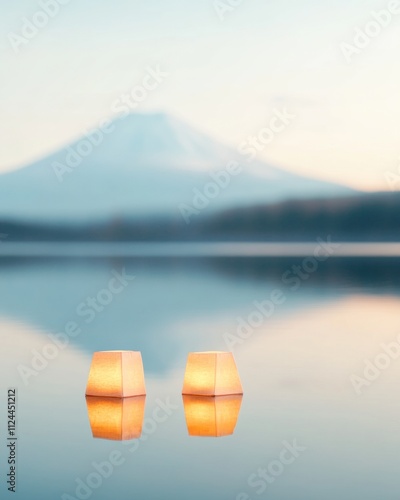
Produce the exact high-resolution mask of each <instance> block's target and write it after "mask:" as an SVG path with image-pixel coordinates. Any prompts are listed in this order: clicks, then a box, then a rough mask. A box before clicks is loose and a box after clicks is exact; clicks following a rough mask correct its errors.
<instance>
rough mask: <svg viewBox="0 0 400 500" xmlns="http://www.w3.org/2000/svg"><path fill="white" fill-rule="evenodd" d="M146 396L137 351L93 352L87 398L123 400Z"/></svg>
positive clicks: (140, 360)
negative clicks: (97, 397)
mask: <svg viewBox="0 0 400 500" xmlns="http://www.w3.org/2000/svg"><path fill="white" fill-rule="evenodd" d="M144 394H146V387H145V384H144V373H143V363H142V355H141V354H140V352H138V351H100V352H95V353H94V354H93V358H92V364H91V365H90V373H89V379H88V383H87V387H86V395H87V396H108V397H115V398H124V397H130V396H141V395H144Z"/></svg>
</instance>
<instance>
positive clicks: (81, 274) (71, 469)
mask: <svg viewBox="0 0 400 500" xmlns="http://www.w3.org/2000/svg"><path fill="white" fill-rule="evenodd" d="M314 246H315V245H314ZM8 248H10V247H8ZM20 248H22V247H20ZM98 248H99V247H98ZM153 248H155V247H153ZM252 248H253V250H247V251H244V252H243V255H241V251H240V248H237V249H236V251H229V250H226V249H225V250H224V251H220V252H217V253H214V252H212V251H209V252H203V253H204V255H203V256H202V254H201V252H200V251H197V253H196V252H195V253H194V254H193V252H188V254H187V256H185V252H184V251H179V250H176V249H175V251H171V250H170V251H168V252H163V251H160V250H156V249H154V251H153V254H152V255H153V257H152V258H149V257H146V256H145V255H149V253H148V251H147V250H148V249H147V250H146V249H143V248H142V250H141V251H136V253H135V252H134V253H133V254H132V252H129V251H128V250H127V249H126V247H125V250H123V249H120V250H116V249H115V248H114V250H112V249H110V248H108V249H104V248H103V249H101V248H99V250H98V253H97V255H95V256H93V255H91V253H90V251H88V252H87V254H85V252H82V254H81V257H79V252H75V253H72V255H74V258H72V255H71V254H70V253H68V251H66V250H65V249H64V250H63V249H62V248H61V247H60V249H59V251H58V252H50V251H49V252H47V253H46V252H43V251H39V250H38V251H37V255H36V258H28V257H27V255H26V254H28V253H29V252H25V256H24V252H23V251H20V252H19V257H17V253H13V252H11V251H8V250H7V249H6V248H5V245H2V247H1V252H2V258H1V259H0V276H1V278H0V328H1V335H2V349H1V351H0V356H1V385H2V397H0V411H1V414H2V415H3V418H4V421H6V420H7V419H6V416H7V411H6V405H7V390H8V389H9V388H16V390H17V430H16V435H17V438H18V439H17V450H16V451H17V457H18V459H17V460H18V461H17V493H16V494H15V495H14V498H21V499H26V498H34V499H41V500H47V499H49V500H50V499H51V500H54V499H57V498H59V499H62V498H63V499H64V500H67V499H71V498H80V499H81V498H82V499H83V498H96V499H109V498H112V497H113V496H115V497H117V498H119V499H121V500H125V499H126V500H128V499H131V498H141V499H150V500H155V499H174V500H178V499H182V500H183V499H187V498H191V499H195V500H196V499H199V500H200V499H202V500H203V499H204V498H208V499H232V500H233V499H237V500H248V499H257V498H269V499H271V500H291V499H293V500H314V499H315V500H317V499H318V500H320V499H321V498H323V499H324V500H337V498H341V499H344V500H354V499H356V498H362V499H364V500H367V499H370V500H376V499H377V498H384V499H385V500H392V499H393V500H395V499H396V500H397V499H398V498H399V495H400V477H399V473H398V463H399V456H400V451H399V450H400V433H399V432H398V425H399V421H400V398H399V397H398V395H399V387H400V344H399V340H400V337H399V334H400V321H399V318H400V316H399V311H400V273H399V271H400V256H399V255H400V253H399V252H398V248H394V247H390V248H391V249H390V251H389V250H388V248H389V247H385V250H383V251H382V252H380V251H377V252H374V251H373V250H371V248H369V250H367V249H366V248H364V251H362V252H357V251H354V247H353V251H351V252H350V253H349V250H346V251H337V252H336V253H334V252H332V254H331V255H329V256H328V255H326V257H327V258H326V259H317V258H316V257H313V255H314V252H310V251H309V250H310V247H308V248H303V249H302V250H301V251H299V250H296V249H295V248H294V247H288V246H283V247H280V248H275V250H274V251H272V250H271V247H269V248H270V250H269V251H268V252H269V254H265V252H266V251H265V250H264V251H260V250H258V251H257V252H256V254H254V252H255V250H254V248H255V247H252ZM285 248H286V250H285ZM290 248H292V250H290ZM313 248H314V247H313ZM42 250H43V249H42ZM242 250H243V248H242ZM375 250H376V248H375ZM249 252H250V254H249ZM68 255H69V256H70V257H71V258H67V257H68ZM307 255H311V257H307ZM317 255H318V254H317ZM383 255H384V256H383ZM116 349H126V350H139V351H141V352H142V357H143V363H144V368H145V377H146V387H147V396H146V398H145V400H144V401H142V402H141V403H140V405H142V406H141V407H140V405H139V406H138V408H139V410H140V411H144V420H143V421H141V422H139V423H138V425H139V427H140V425H142V433H141V437H140V438H139V439H132V440H126V441H119V440H117V439H115V438H117V436H116V435H115V437H114V439H113V431H112V429H111V430H109V434H108V435H107V433H106V434H103V435H99V436H97V437H93V434H92V433H93V428H91V421H90V417H92V416H93V415H91V412H90V407H89V412H88V406H87V404H86V400H85V387H86V382H87V376H88V373H89V367H90V362H91V357H92V353H93V352H94V351H99V350H116ZM209 350H222V351H227V350H229V351H232V352H233V353H234V356H235V359H236V364H237V367H238V370H239V373H240V377H241V381H242V385H243V389H244V396H243V399H242V400H241V401H238V402H236V403H235V404H236V406H235V412H236V413H235V415H234V422H233V423H232V422H231V423H230V424H229V425H228V424H226V425H227V427H226V428H224V425H222V427H220V428H219V430H220V432H219V433H220V434H222V435H220V436H219V437H213V434H214V430H213V428H212V425H213V423H212V418H211V420H210V421H209V423H208V424H207V425H203V427H202V426H201V425H200V427H199V425H197V427H196V425H195V426H194V427H196V429H197V430H196V432H195V433H197V434H202V433H204V434H205V435H200V436H199V435H197V436H194V435H189V433H192V434H193V428H192V427H191V422H190V418H195V419H196V418H197V416H196V408H195V409H194V412H192V413H190V412H189V406H188V403H187V402H185V404H184V401H183V399H182V396H181V392H182V383H183V376H184V371H185V364H186V358H187V354H188V352H191V351H209ZM398 358H399V359H398ZM224 403H226V402H224V401H222V402H221V405H222V406H221V407H223V404H224ZM138 404H139V403H138ZM229 408H233V407H229ZM139 410H138V412H139V413H140V411H139ZM118 411H119V410H117V414H118ZM205 411H206V412H207V415H208V416H211V417H212V416H213V415H216V414H218V412H219V411H220V409H219V408H217V407H216V406H215V407H214V406H212V405H211V406H210V407H209V408H207V409H206V410H205ZM221 411H222V410H221ZM156 415H162V418H161V417H160V418H157V417H156ZM187 419H189V420H187ZM200 423H203V424H204V419H203V420H202V421H201V422H200ZM188 426H189V427H188ZM6 432H7V429H6V426H5V425H4V424H3V430H2V435H3V440H2V441H3V445H2V446H3V449H2V451H1V458H2V460H5V459H6V458H7V456H8V450H7V448H6V441H5V437H6ZM232 432H233V433H232ZM95 434H96V431H95ZM224 434H225V435H224ZM105 437H108V439H105ZM110 437H111V439H110ZM4 478H5V474H4V473H3V484H1V485H0V487H1V488H2V490H3V492H4V493H2V495H1V496H2V497H3V495H6V494H7V493H8V492H7V486H6V480H5V479H4ZM10 495H11V493H10Z"/></svg>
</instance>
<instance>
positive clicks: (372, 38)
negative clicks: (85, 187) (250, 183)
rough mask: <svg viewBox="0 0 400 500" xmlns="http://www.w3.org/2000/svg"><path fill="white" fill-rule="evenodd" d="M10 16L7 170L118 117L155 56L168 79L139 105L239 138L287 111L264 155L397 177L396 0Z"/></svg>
mask: <svg viewBox="0 0 400 500" xmlns="http://www.w3.org/2000/svg"><path fill="white" fill-rule="evenodd" d="M57 1H58V2H59V3H56V2H57ZM393 2H394V3H393ZM389 7H390V8H391V9H392V10H393V12H392V13H390V12H389V10H388V9H389ZM46 9H48V10H49V11H50V10H51V12H52V16H48V15H46V14H45V15H43V12H44V10H46ZM377 18H379V21H380V24H379V23H378V20H377ZM0 19H1V26H0V58H1V59H0V60H1V64H0V88H1V92H0V111H1V119H0V137H1V147H0V172H5V171H8V170H12V169H14V168H19V167H21V166H24V165H27V164H29V163H31V162H32V161H34V160H36V159H39V158H41V157H43V156H45V155H46V154H48V153H50V152H52V151H54V150H56V149H58V148H60V147H63V146H64V145H65V144H67V143H68V142H70V141H71V140H73V139H76V138H78V137H80V136H81V135H82V134H84V133H85V132H86V131H87V130H89V129H91V128H94V127H96V126H98V124H99V122H100V121H101V120H102V119H104V118H106V117H111V118H113V110H112V104H113V102H115V100H116V99H118V98H119V97H120V96H121V95H122V94H123V93H126V92H129V91H130V90H131V89H132V88H133V87H134V86H136V85H138V84H141V82H143V79H144V78H145V76H146V74H147V73H148V68H149V67H150V68H152V69H153V70H155V69H156V68H158V69H159V70H160V71H162V72H163V73H164V74H166V75H167V76H166V77H165V79H164V80H163V82H162V83H161V84H160V85H158V86H157V88H156V89H154V90H151V91H149V92H148V93H147V96H146V98H145V99H144V100H143V101H141V102H140V103H138V105H137V107H136V109H135V111H138V112H153V111H164V112H167V113H171V114H172V115H175V116H176V117H178V118H180V119H182V120H184V121H186V122H187V123H189V124H190V125H192V126H195V127H196V128H197V129H199V130H201V131H203V132H205V133H207V134H209V135H210V136H212V137H214V138H216V139H218V140H220V141H222V142H224V143H226V144H229V145H231V146H233V147H234V148H238V147H239V146H240V144H242V143H243V142H244V141H246V142H247V141H248V140H249V137H253V136H257V135H258V134H259V133H260V131H261V130H262V129H263V128H265V127H268V126H269V123H270V121H271V118H272V117H273V116H274V114H276V112H277V111H278V112H283V113H284V112H287V113H289V114H290V115H291V116H294V118H293V119H292V120H291V122H290V124H288V125H287V126H285V128H284V129H283V130H282V131H280V132H279V133H276V134H275V137H274V139H273V140H272V141H271V142H270V143H269V144H268V145H266V146H265V147H263V148H262V151H261V152H260V153H259V154H260V157H261V158H263V159H265V160H267V161H269V162H270V163H273V164H275V165H277V166H281V167H283V168H286V169H288V170H290V171H292V172H296V173H299V174H304V175H308V176H313V177H317V178H320V179H325V180H330V181H334V182H338V183H342V184H346V185H349V186H352V187H356V188H358V189H362V190H389V189H390V185H389V184H388V182H387V177H386V176H387V173H388V172H391V173H393V174H394V175H400V145H399V144H400V142H399V140H398V139H399V137H398V135H399V127H398V117H399V116H400V99H399V89H400V62H399V57H398V54H399V47H400V3H398V5H397V1H396V0H390V1H381V0H380V1H368V0H364V1H362V0H335V2H332V1H331V0H330V1H327V0H321V2H315V1H311V0H302V1H300V2H299V1H298V0H169V2H165V0H164V1H162V0H140V1H138V0H113V1H112V2H110V1H107V0H96V1H94V0H85V1H82V0H81V1H78V0H39V1H33V0H19V1H18V2H8V1H6V0H0ZM33 21H35V23H37V24H41V27H35V26H34V25H33V28H32V24H30V23H32V22H33ZM27 26H28V28H27ZM365 32H367V34H365ZM360 33H361V34H360ZM357 34H358V35H357ZM356 35H357V36H358V38H357V36H356ZM28 36H29V38H28ZM21 37H22V41H21ZM355 37H356V39H355ZM285 110H286V111H285Z"/></svg>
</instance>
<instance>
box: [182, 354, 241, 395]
mask: <svg viewBox="0 0 400 500" xmlns="http://www.w3.org/2000/svg"><path fill="white" fill-rule="evenodd" d="M182 394H195V395H200V396H221V395H226V394H243V389H242V384H241V382H240V378H239V374H238V371H237V368H236V364H235V360H234V358H233V355H232V353H231V352H221V351H209V352H191V353H190V354H189V356H188V359H187V363H186V371H185V378H184V381H183V389H182Z"/></svg>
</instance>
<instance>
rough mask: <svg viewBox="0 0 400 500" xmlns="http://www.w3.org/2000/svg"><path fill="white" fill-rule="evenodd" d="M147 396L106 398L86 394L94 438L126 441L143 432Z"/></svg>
mask: <svg viewBox="0 0 400 500" xmlns="http://www.w3.org/2000/svg"><path fill="white" fill-rule="evenodd" d="M145 401H146V396H135V397H131V398H104V397H97V396H86V405H87V410H88V415H89V422H90V427H91V429H92V434H93V437H94V438H101V439H113V440H116V441H124V440H127V439H137V438H139V437H140V436H141V434H142V425H143V417H144V406H145Z"/></svg>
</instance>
